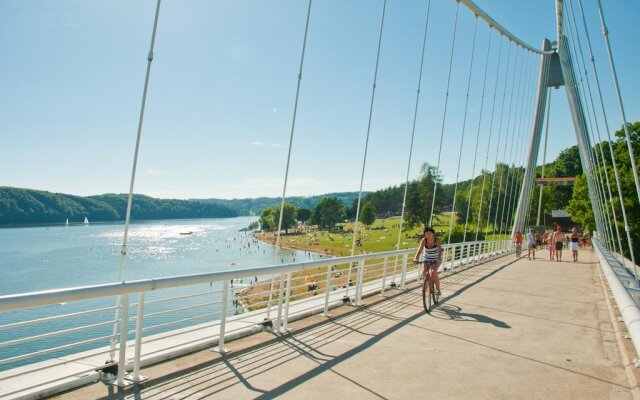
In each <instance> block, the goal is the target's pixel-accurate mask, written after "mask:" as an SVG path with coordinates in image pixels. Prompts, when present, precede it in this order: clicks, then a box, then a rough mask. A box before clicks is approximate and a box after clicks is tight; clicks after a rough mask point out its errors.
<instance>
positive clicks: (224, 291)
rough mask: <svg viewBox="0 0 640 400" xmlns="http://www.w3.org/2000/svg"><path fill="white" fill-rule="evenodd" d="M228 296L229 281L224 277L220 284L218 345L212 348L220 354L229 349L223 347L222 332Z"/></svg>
mask: <svg viewBox="0 0 640 400" xmlns="http://www.w3.org/2000/svg"><path fill="white" fill-rule="evenodd" d="M228 298H229V281H228V280H226V279H225V281H224V283H223V284H222V305H221V310H220V333H219V334H218V346H216V347H214V348H213V351H217V352H218V353H220V354H225V353H228V352H229V350H227V349H225V348H224V334H225V328H226V326H225V325H226V323H227V300H228Z"/></svg>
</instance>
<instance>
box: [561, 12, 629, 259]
mask: <svg viewBox="0 0 640 400" xmlns="http://www.w3.org/2000/svg"><path fill="white" fill-rule="evenodd" d="M569 10H570V13H571V21H573V29H574V30H575V34H576V36H575V38H576V41H577V43H578V49H579V51H580V58H579V60H580V62H581V66H582V69H583V73H584V81H585V82H586V85H585V84H584V83H583V84H582V87H583V93H584V95H585V105H586V108H587V113H588V114H589V119H588V122H589V131H590V134H591V141H592V142H594V143H595V134H594V132H593V131H594V130H593V127H594V126H595V130H596V131H597V132H598V137H599V136H600V134H599V133H600V125H599V124H598V118H597V116H596V108H595V104H594V102H593V94H592V92H591V83H590V81H589V75H588V73H587V66H586V63H585V61H584V52H583V49H582V41H581V40H580V34H579V31H578V24H577V22H576V17H575V12H574V6H573V2H572V1H570V2H569ZM571 21H570V22H571ZM569 28H570V29H571V28H572V26H571V23H569ZM574 51H575V43H574ZM576 56H577V54H576ZM580 82H581V83H582V82H583V81H582V76H581V77H580ZM585 87H586V91H585V90H584V88H585ZM587 95H588V97H589V100H590V103H587V102H586V96H587ZM589 105H591V107H589ZM591 118H593V125H592V124H591ZM599 147H600V151H602V145H601V144H600V145H599ZM592 158H593V159H595V164H596V170H597V174H595V173H594V174H593V175H594V178H592V179H593V180H594V181H595V183H596V186H598V189H599V190H598V202H599V203H600V204H599V205H598V207H599V208H600V220H601V225H603V227H604V228H605V230H604V234H605V237H607V236H608V238H607V239H608V240H607V247H608V248H609V249H610V250H611V249H612V248H611V245H613V250H614V253H615V244H616V243H615V236H614V234H613V229H612V226H611V225H612V224H611V216H610V215H609V207H608V206H607V201H606V198H607V194H606V192H605V190H604V185H605V183H604V182H605V181H604V179H603V177H602V170H601V164H602V165H605V173H606V164H604V163H606V161H605V160H604V159H602V161H601V159H600V157H599V156H598V151H597V150H596V148H595V144H594V146H593V155H592ZM608 185H609V182H608V177H607V186H608ZM609 194H611V189H610V188H609ZM603 208H604V213H605V216H606V217H605V216H603V215H602V209H603ZM612 211H613V215H614V217H613V218H614V219H613V220H614V221H616V219H617V217H616V215H615V209H613V210H612ZM616 228H617V226H616ZM617 232H618V241H619V243H620V245H621V241H620V231H619V229H617ZM620 254H622V247H621V246H620Z"/></svg>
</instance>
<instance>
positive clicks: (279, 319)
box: [273, 272, 285, 332]
mask: <svg viewBox="0 0 640 400" xmlns="http://www.w3.org/2000/svg"><path fill="white" fill-rule="evenodd" d="M284 285H285V280H284V272H283V273H281V274H280V287H279V288H278V316H277V317H276V320H275V321H274V324H273V328H274V330H275V331H277V332H280V327H281V326H282V298H283V296H284Z"/></svg>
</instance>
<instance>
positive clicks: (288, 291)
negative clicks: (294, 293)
mask: <svg viewBox="0 0 640 400" xmlns="http://www.w3.org/2000/svg"><path fill="white" fill-rule="evenodd" d="M291 279H292V273H291V271H289V272H287V287H286V288H285V290H286V296H285V301H284V321H283V323H282V332H287V330H289V328H288V327H287V325H288V324H289V303H290V302H291Z"/></svg>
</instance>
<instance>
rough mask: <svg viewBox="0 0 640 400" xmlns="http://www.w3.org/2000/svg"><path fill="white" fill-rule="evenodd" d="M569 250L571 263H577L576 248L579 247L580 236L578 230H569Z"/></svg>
mask: <svg viewBox="0 0 640 400" xmlns="http://www.w3.org/2000/svg"><path fill="white" fill-rule="evenodd" d="M569 240H570V242H569V248H570V249H571V255H572V256H573V262H577V261H578V247H580V235H579V234H578V230H577V229H576V228H575V227H574V228H572V229H571V235H569Z"/></svg>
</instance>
